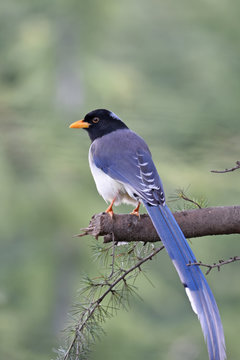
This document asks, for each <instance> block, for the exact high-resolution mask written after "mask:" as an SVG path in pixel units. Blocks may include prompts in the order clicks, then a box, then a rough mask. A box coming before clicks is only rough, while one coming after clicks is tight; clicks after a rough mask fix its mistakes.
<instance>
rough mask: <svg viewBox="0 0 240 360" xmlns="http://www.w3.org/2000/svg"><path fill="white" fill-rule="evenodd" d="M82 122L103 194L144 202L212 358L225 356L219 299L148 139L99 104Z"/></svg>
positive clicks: (111, 199)
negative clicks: (169, 197)
mask: <svg viewBox="0 0 240 360" xmlns="http://www.w3.org/2000/svg"><path fill="white" fill-rule="evenodd" d="M70 128H83V129H85V130H86V131H87V132H88V135H89V137H90V139H91V141H92V144H91V146H90V149H89V165H90V168H91V172H92V175H93V178H94V180H95V183H96V186H97V189H98V192H99V194H100V195H101V196H102V197H103V198H104V200H105V201H106V202H109V203H110V205H109V207H108V209H107V210H106V212H108V213H109V214H110V215H111V216H112V215H113V204H114V205H118V204H120V203H128V204H133V205H135V209H134V210H133V212H132V214H136V215H138V211H139V206H140V203H143V205H144V206H145V208H146V210H147V212H148V214H149V216H150V218H151V220H152V222H153V225H154V227H155V229H156V231H157V233H158V235H159V237H160V238H161V240H162V242H163V244H164V246H165V248H166V250H167V252H168V255H169V256H170V258H171V260H172V262H173V264H174V266H175V268H176V270H177V272H178V275H179V277H180V280H181V282H182V284H183V286H184V288H185V290H186V293H187V296H188V298H189V300H190V303H191V305H192V308H193V311H194V312H195V313H196V314H197V315H198V318H199V320H200V323H201V327H202V331H203V334H204V338H205V340H206V342H207V347H208V354H209V359H210V360H224V359H225V358H226V353H225V340H224V333H223V327H222V323H221V319H220V315H219V311H218V307H217V304H216V301H215V299H214V297H213V294H212V291H211V289H210V287H209V285H208V283H207V281H206V279H205V277H204V275H203V273H202V271H201V269H200V268H199V266H187V264H189V262H191V263H194V262H196V259H195V256H194V254H193V252H192V250H191V248H190V246H189V245H188V243H187V240H186V239H185V237H184V235H183V233H182V231H181V229H180V227H179V226H178V224H177V222H176V220H175V219H174V217H173V215H172V213H171V211H170V210H169V208H168V207H167V205H166V203H165V195H164V190H163V186H162V182H161V180H160V177H159V175H158V172H157V170H156V167H155V165H154V163H153V160H152V156H151V153H150V150H149V148H148V146H147V144H146V143H145V141H144V140H143V139H142V138H141V137H140V136H138V135H137V134H136V133H134V132H133V131H131V130H130V129H129V128H128V127H127V126H126V125H125V124H124V122H122V121H121V119H120V118H119V117H118V116H117V115H115V114H114V113H113V112H111V111H108V110H105V109H98V110H94V111H91V112H90V113H88V114H87V115H86V116H85V118H84V119H83V120H79V121H76V122H74V123H73V124H71V125H70Z"/></svg>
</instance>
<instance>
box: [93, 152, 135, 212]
mask: <svg viewBox="0 0 240 360" xmlns="http://www.w3.org/2000/svg"><path fill="white" fill-rule="evenodd" d="M89 165H90V169H91V172H92V176H93V178H94V181H95V183H96V187H97V190H98V192H99V194H100V195H101V196H102V197H103V199H104V200H105V201H106V202H111V201H112V200H113V199H115V202H114V205H119V204H121V203H125V204H133V205H134V206H136V204H137V201H136V200H135V199H133V198H132V197H131V196H130V195H129V193H130V194H131V191H130V189H126V186H125V185H124V184H122V183H120V182H119V181H116V180H114V179H113V178H111V177H110V176H109V175H107V174H105V173H104V172H103V171H102V170H101V169H99V168H98V167H97V166H96V165H95V164H94V162H93V159H92V155H91V148H90V150H89ZM127 190H128V191H127Z"/></svg>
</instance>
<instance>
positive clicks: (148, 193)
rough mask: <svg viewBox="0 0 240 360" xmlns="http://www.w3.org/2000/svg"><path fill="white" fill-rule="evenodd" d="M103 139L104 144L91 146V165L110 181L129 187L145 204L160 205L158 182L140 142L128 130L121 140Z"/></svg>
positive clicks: (149, 155)
mask: <svg viewBox="0 0 240 360" xmlns="http://www.w3.org/2000/svg"><path fill="white" fill-rule="evenodd" d="M106 137H107V135H106V136H105V141H104V142H99V141H98V142H97V143H96V146H95V147H94V146H92V158H93V161H94V163H95V165H96V166H97V167H98V168H100V169H101V170H102V171H103V172H104V173H106V174H107V175H109V176H110V177H112V178H113V179H115V180H117V181H119V182H121V183H123V184H125V185H128V186H129V187H131V188H132V189H133V190H134V193H135V194H136V195H138V197H140V198H141V199H144V200H145V201H146V202H148V203H149V204H151V205H157V204H159V203H161V204H163V203H164V201H165V199H164V192H163V187H162V182H161V180H160V177H159V175H158V172H157V170H156V167H155V165H154V163H153V160H152V156H151V153H150V151H149V149H148V147H147V146H146V144H145V143H144V142H143V140H142V138H140V137H139V136H138V135H136V134H135V133H133V132H130V131H129V130H128V133H127V136H124V137H123V138H122V139H121V138H120V139H119V137H117V138H116V139H111V138H110V139H111V143H109V141H106V140H107V139H106ZM103 139H104V138H103ZM114 140H115V141H114ZM116 142H117V144H116ZM143 144H144V145H145V146H143ZM93 145H94V144H93ZM102 146H103V147H105V149H104V151H103V148H102ZM106 147H107V148H106Z"/></svg>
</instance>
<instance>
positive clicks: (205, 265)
mask: <svg viewBox="0 0 240 360" xmlns="http://www.w3.org/2000/svg"><path fill="white" fill-rule="evenodd" d="M239 260H240V256H234V257H230V258H229V259H228V260H219V262H218V263H214V264H204V263H202V262H201V261H198V262H189V264H187V266H195V265H198V266H204V267H207V268H208V270H207V272H206V275H208V274H209V273H210V271H211V270H212V269H214V268H217V269H218V271H220V267H221V266H223V265H226V264H231V263H233V262H235V261H239Z"/></svg>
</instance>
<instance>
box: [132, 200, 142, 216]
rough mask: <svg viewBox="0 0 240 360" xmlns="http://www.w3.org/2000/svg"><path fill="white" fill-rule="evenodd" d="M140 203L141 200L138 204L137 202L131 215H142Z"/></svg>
mask: <svg viewBox="0 0 240 360" xmlns="http://www.w3.org/2000/svg"><path fill="white" fill-rule="evenodd" d="M140 205H141V203H140V202H138V204H137V207H136V208H135V209H134V210H133V211H132V212H131V213H130V215H136V216H138V217H139V216H140V215H139V208H140Z"/></svg>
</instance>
